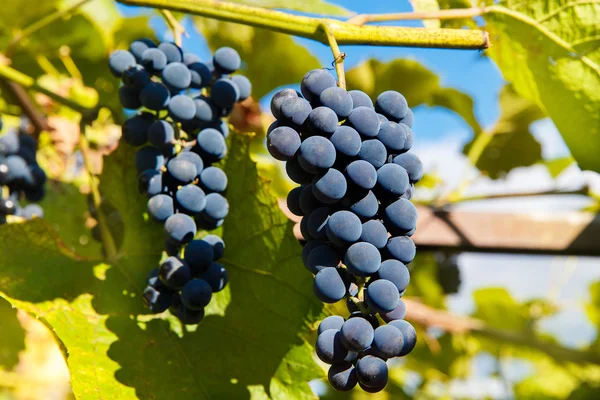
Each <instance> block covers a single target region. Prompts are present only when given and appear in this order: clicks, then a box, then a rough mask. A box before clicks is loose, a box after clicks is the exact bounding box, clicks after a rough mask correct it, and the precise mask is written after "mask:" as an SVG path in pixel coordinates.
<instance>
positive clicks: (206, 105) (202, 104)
mask: <svg viewBox="0 0 600 400" xmlns="http://www.w3.org/2000/svg"><path fill="white" fill-rule="evenodd" d="M192 101H193V102H194V108H195V112H194V118H195V121H196V122H198V123H199V124H200V126H201V127H202V126H206V125H209V124H214V123H215V122H216V121H217V120H219V112H218V110H217V109H216V107H215V106H214V104H212V103H211V101H210V99H208V98H206V97H204V96H198V97H196V98H195V99H194V100H192Z"/></svg>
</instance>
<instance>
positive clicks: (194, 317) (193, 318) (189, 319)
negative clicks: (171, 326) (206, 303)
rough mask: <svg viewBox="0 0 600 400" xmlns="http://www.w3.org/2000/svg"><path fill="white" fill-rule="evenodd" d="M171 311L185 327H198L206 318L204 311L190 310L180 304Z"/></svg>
mask: <svg viewBox="0 0 600 400" xmlns="http://www.w3.org/2000/svg"><path fill="white" fill-rule="evenodd" d="M177 297H179V296H177ZM170 309H171V313H173V315H175V316H176V317H177V318H178V319H179V321H181V323H182V324H184V325H196V324H198V323H200V321H202V319H203V318H204V309H201V310H190V309H189V308H187V307H186V306H184V305H183V304H179V305H177V307H173V306H171V308H170Z"/></svg>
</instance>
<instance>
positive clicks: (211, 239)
mask: <svg viewBox="0 0 600 400" xmlns="http://www.w3.org/2000/svg"><path fill="white" fill-rule="evenodd" d="M200 240H202V241H203V242H206V243H208V244H210V245H211V246H212V248H213V252H214V254H215V261H216V260H218V259H220V258H221V257H223V253H224V252H225V242H223V239H221V238H220V237H218V236H217V235H207V236H204V237H203V238H202V239H200Z"/></svg>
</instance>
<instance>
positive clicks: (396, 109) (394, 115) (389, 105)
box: [375, 90, 408, 122]
mask: <svg viewBox="0 0 600 400" xmlns="http://www.w3.org/2000/svg"><path fill="white" fill-rule="evenodd" d="M375 110H376V111H377V112H378V113H380V114H383V115H385V116H386V118H387V119H389V120H390V121H394V122H399V121H400V120H401V119H402V118H404V117H405V116H406V114H408V103H407V101H406V98H405V97H404V96H403V95H402V94H400V93H398V92H396V91H394V90H388V91H386V92H383V93H381V94H380V95H379V96H377V100H375Z"/></svg>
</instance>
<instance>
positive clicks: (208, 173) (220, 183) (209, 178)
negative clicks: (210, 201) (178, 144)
mask: <svg viewBox="0 0 600 400" xmlns="http://www.w3.org/2000/svg"><path fill="white" fill-rule="evenodd" d="M192 154H195V153H192ZM200 187H201V188H202V189H203V190H204V191H205V192H206V193H223V192H224V191H225V189H227V175H226V174H225V172H224V171H223V170H222V169H220V168H217V167H208V168H206V169H204V171H202V173H201V174H200Z"/></svg>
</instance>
